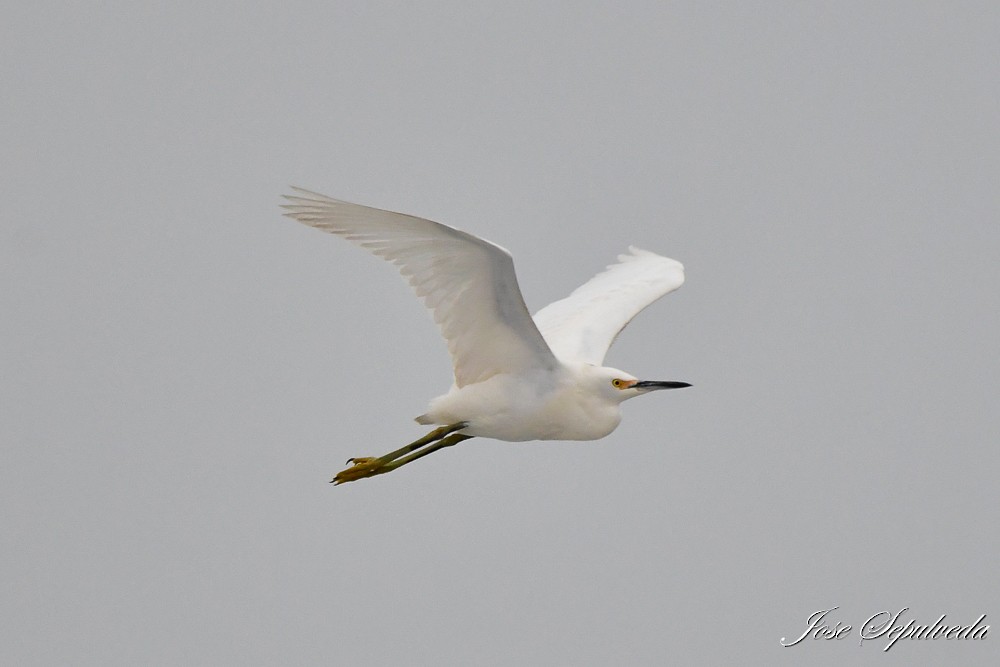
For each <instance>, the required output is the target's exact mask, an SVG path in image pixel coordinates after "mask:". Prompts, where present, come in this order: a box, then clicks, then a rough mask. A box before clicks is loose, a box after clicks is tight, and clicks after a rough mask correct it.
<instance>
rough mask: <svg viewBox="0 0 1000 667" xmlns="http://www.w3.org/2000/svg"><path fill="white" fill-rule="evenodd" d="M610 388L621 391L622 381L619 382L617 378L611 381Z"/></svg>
mask: <svg viewBox="0 0 1000 667" xmlns="http://www.w3.org/2000/svg"><path fill="white" fill-rule="evenodd" d="M611 386H612V387H614V388H615V389H621V388H622V381H621V380H619V379H618V378H615V379H614V380H612V381H611Z"/></svg>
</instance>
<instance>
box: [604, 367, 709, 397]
mask: <svg viewBox="0 0 1000 667" xmlns="http://www.w3.org/2000/svg"><path fill="white" fill-rule="evenodd" d="M591 376H592V377H591V381H592V382H593V383H594V384H595V385H596V387H597V390H598V391H599V392H600V393H601V394H602V395H603V396H606V397H608V398H609V399H610V400H612V401H615V402H617V403H621V402H622V401H625V400H627V399H630V398H635V397H636V396H641V395H643V394H648V393H649V392H651V391H656V390H657V389H682V388H684V387H690V386H691V385H690V384H688V383H687V382H676V381H673V380H640V379H639V378H637V377H635V376H633V375H631V374H629V373H626V372H625V371H622V370H618V369H617V368H610V367H607V366H604V367H593V369H592V373H591Z"/></svg>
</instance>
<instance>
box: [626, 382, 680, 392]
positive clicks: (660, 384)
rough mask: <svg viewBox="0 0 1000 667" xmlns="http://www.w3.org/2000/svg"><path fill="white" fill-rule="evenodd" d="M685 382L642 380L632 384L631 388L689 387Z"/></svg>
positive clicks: (653, 389) (649, 389)
mask: <svg viewBox="0 0 1000 667" xmlns="http://www.w3.org/2000/svg"><path fill="white" fill-rule="evenodd" d="M690 386H691V385H690V384H688V383H687V382H671V381H669V380H666V381H660V380H643V381H642V382H636V383H635V384H634V385H632V388H633V389H644V390H645V391H656V390H657V389H683V388H684V387H690Z"/></svg>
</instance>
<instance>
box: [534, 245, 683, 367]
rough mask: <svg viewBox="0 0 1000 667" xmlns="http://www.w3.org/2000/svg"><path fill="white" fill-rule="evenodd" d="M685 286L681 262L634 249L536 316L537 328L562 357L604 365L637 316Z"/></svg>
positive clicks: (552, 348) (558, 355)
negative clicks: (614, 343) (608, 354)
mask: <svg viewBox="0 0 1000 667" xmlns="http://www.w3.org/2000/svg"><path fill="white" fill-rule="evenodd" d="M683 284H684V265H683V264H681V263H680V262H678V261H676V260H673V259H668V258H667V257H661V256H660V255H657V254H655V253H651V252H649V251H647V250H640V249H639V248H635V247H630V248H629V254H627V255H619V256H618V264H612V265H611V266H609V267H608V268H607V270H606V271H604V272H603V273H599V274H597V275H596V276H594V277H593V278H591V279H590V280H588V281H587V282H586V283H584V284H583V285H581V286H580V287H578V288H576V290H574V291H573V293H572V294H570V295H569V296H568V297H566V298H565V299H562V300H560V301H556V302H554V303H550V304H549V305H547V306H546V307H545V308H542V309H541V310H540V311H538V312H537V313H535V324H536V325H537V326H538V330H539V331H541V332H542V336H543V337H544V338H545V342H547V343H548V344H549V348H550V349H551V350H552V351H553V352H554V353H555V355H556V356H557V357H558V358H559V359H562V360H564V361H583V362H586V363H590V364H595V365H598V366H600V365H602V364H603V362H604V356H605V355H606V354H607V353H608V348H610V347H611V344H612V343H613V342H614V341H615V338H617V337H618V334H619V333H620V332H621V330H622V329H624V328H625V325H626V324H628V323H629V322H630V321H631V320H632V318H633V317H635V316H636V315H638V314H639V312H640V311H642V309H643V308H645V307H646V306H648V305H649V304H651V303H653V302H654V301H656V300H657V299H659V298H660V297H661V296H663V295H665V294H669V293H670V292H673V291H674V290H675V289H677V288H678V287H680V286H681V285H683Z"/></svg>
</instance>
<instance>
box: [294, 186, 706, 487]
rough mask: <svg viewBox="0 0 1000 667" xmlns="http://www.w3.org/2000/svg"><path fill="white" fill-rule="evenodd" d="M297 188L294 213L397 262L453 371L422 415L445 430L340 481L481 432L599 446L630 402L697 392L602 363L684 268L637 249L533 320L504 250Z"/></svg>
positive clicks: (365, 460)
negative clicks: (661, 392)
mask: <svg viewBox="0 0 1000 667" xmlns="http://www.w3.org/2000/svg"><path fill="white" fill-rule="evenodd" d="M292 189H293V190H294V191H295V194H294V195H284V198H285V199H286V200H288V203H287V204H283V205H282V206H283V208H284V209H285V210H286V213H285V215H287V216H288V217H290V218H294V219H295V220H298V221H299V222H301V223H304V224H306V225H309V226H310V227H315V228H317V229H320V230H322V231H324V232H329V233H331V234H336V235H338V236H341V237H343V238H345V239H347V240H348V241H351V242H352V243H355V244H357V245H359V246H361V247H362V248H364V249H366V250H368V251H369V252H371V253H373V254H375V255H378V256H379V257H382V258H383V259H385V260H387V261H389V262H392V263H393V264H395V265H396V268H397V269H399V271H400V273H401V274H402V275H403V277H404V278H405V279H406V281H407V282H408V283H409V284H410V287H412V288H413V291H414V292H415V293H416V294H417V296H418V297H420V299H421V300H422V301H423V303H424V305H425V306H426V307H427V308H428V309H429V310H430V311H431V314H432V315H433V317H434V321H435V322H436V323H437V325H438V327H439V328H440V329H441V333H442V335H443V336H444V338H445V340H446V341H447V343H448V351H449V352H450V353H451V360H452V367H453V369H454V373H455V383H454V384H453V385H452V387H451V389H450V390H449V391H448V392H447V393H446V394H444V395H442V396H438V397H437V398H435V399H433V400H431V402H430V405H429V407H428V409H427V412H426V413H424V414H422V415H420V416H419V417H417V418H416V421H417V422H418V423H420V424H425V425H434V426H437V428H435V429H434V430H433V431H431V432H430V433H428V434H427V435H425V436H424V437H422V438H420V439H419V440H416V441H414V442H412V443H410V444H408V445H406V446H405V447H401V448H400V449H397V450H395V451H393V452H389V453H388V454H385V455H384V456H377V457H370V456H359V457H355V458H351V459H348V461H347V463H348V465H350V467H349V468H347V469H346V470H343V471H341V472H339V473H337V475H336V476H335V477H334V478H333V479H332V480H331V482H333V483H334V484H343V483H344V482H353V481H355V480H358V479H363V478H365V477H372V476H374V475H381V474H383V473H387V472H391V471H393V470H395V469H396V468H399V467H401V466H404V465H406V464H407V463H411V462H413V461H416V460H417V459H419V458H422V457H424V456H427V455H428V454H431V453H432V452H436V451H438V450H439V449H443V448H445V447H450V446H452V445H455V444H457V443H459V442H462V441H463V440H468V439H469V438H473V437H477V436H478V437H483V438H494V439H497V440H506V441H509V442H521V441H525V440H597V439H599V438H603V437H604V436H606V435H608V434H609V433H611V432H612V431H614V430H615V428H617V426H618V424H619V422H620V421H621V404H622V403H623V402H624V401H626V400H628V399H630V398H635V397H636V396H641V395H643V394H648V393H649V392H652V391H656V390H658V389H678V388H681V387H690V386H691V385H690V384H688V383H686V382H675V381H658V380H640V379H638V378H636V377H635V376H633V375H631V374H629V373H626V372H625V371H622V370H618V369H617V368H610V367H607V366H604V365H603V361H604V356H605V355H606V354H607V351H608V348H609V347H611V344H612V343H613V342H614V340H615V338H616V337H617V336H618V334H619V333H620V332H621V330H622V329H623V328H625V325H627V324H628V323H629V321H631V320H632V318H633V317H635V316H636V315H637V314H638V313H639V312H640V311H641V310H643V309H644V308H645V307H646V306H648V305H649V304H651V303H653V302H654V301H656V300H657V299H659V298H660V297H661V296H663V295H665V294H668V293H669V292H672V291H674V290H675V289H677V288H678V287H680V286H681V285H682V284H683V283H684V267H683V265H682V264H681V263H680V262H678V261H675V260H673V259H668V258H666V257H661V256H660V255H657V254H654V253H652V252H648V251H646V250H640V249H639V248H635V247H630V248H629V252H628V253H626V254H623V255H620V256H619V257H618V263H616V264H612V265H610V266H609V267H607V269H606V270H605V271H604V272H602V273H599V274H597V275H596V276H594V277H593V278H591V279H590V280H589V281H588V282H586V283H584V284H583V285H582V286H580V287H578V288H577V289H576V290H575V291H573V293H572V294H570V295H569V296H568V297H566V298H565V299H562V300H560V301H556V302H555V303H552V304H549V305H548V306H546V307H545V308H542V309H541V310H540V311H538V312H537V313H535V316H534V317H532V316H531V314H530V313H529V312H528V308H527V306H525V304H524V299H523V298H522V297H521V290H520V288H519V287H518V284H517V277H516V276H515V274H514V262H513V260H512V258H511V255H510V253H509V252H507V250H505V249H504V248H501V247H500V246H498V245H495V244H493V243H491V242H489V241H487V240H485V239H481V238H479V237H477V236H473V235H472V234H469V233H467V232H463V231H461V230H459V229H455V228H454V227H449V226H447V225H442V224H440V223H437V222H432V221H431V220H425V219H423V218H417V217H414V216H412V215H405V214H403V213H393V212H391V211H383V210H381V209H377V208H370V207H368V206H361V205H359V204H351V203H348V202H345V201H339V200H337V199H331V198H330V197H326V196H324V195H321V194H317V193H315V192H310V191H308V190H303V189H301V188H295V187H293V188H292Z"/></svg>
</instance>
